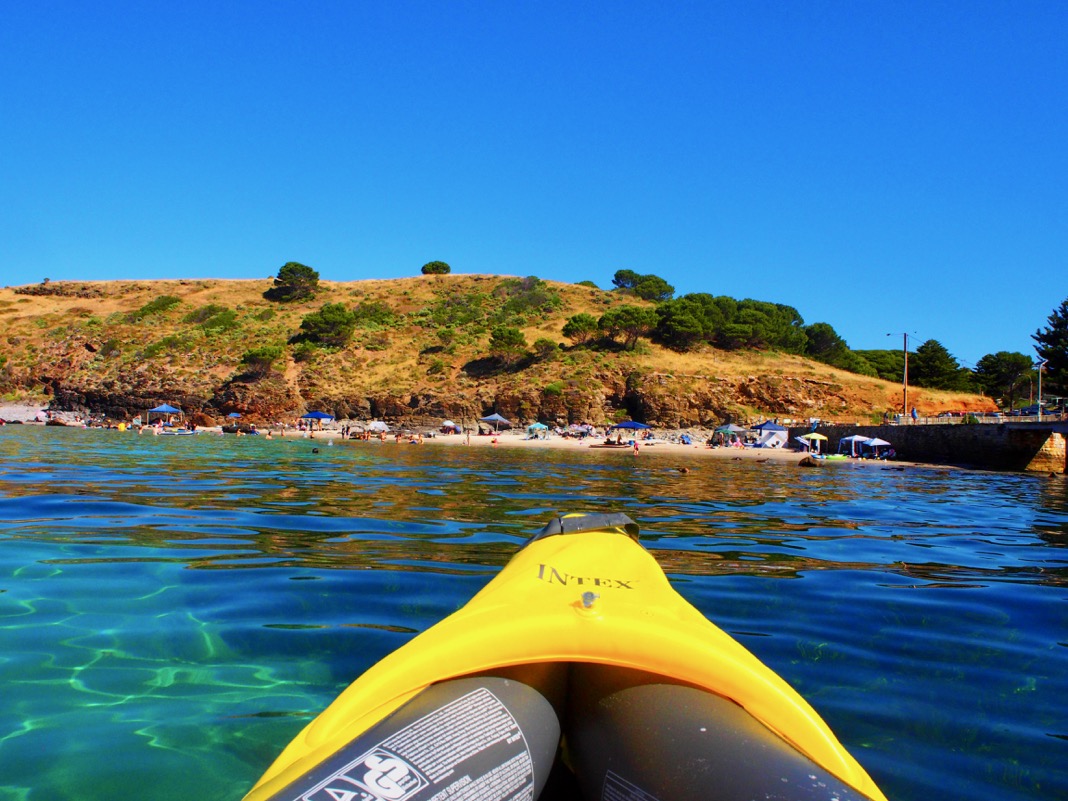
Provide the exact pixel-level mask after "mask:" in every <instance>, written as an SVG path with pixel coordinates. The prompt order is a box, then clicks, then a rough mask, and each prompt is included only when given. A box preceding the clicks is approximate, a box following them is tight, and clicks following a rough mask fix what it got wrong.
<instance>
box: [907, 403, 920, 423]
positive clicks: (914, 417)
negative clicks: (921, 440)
mask: <svg viewBox="0 0 1068 801" xmlns="http://www.w3.org/2000/svg"><path fill="white" fill-rule="evenodd" d="M909 414H911V415H912V422H914V423H915V422H916V418H917V417H919V415H918V414H916V407H915V406H913V407H912V411H911V412H909Z"/></svg>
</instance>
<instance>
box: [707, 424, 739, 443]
mask: <svg viewBox="0 0 1068 801" xmlns="http://www.w3.org/2000/svg"><path fill="white" fill-rule="evenodd" d="M745 431H746V430H745V429H744V428H742V427H741V426H739V425H735V424H734V423H728V424H727V425H725V426H720V427H719V428H717V429H716V430H715V431H713V432H712V437H713V439H715V438H716V437H718V438H719V442H720V443H722V444H723V445H730V444H731V443H732V442H741V441H742V434H744V433H745Z"/></svg>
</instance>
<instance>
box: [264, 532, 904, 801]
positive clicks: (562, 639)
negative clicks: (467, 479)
mask: <svg viewBox="0 0 1068 801" xmlns="http://www.w3.org/2000/svg"><path fill="white" fill-rule="evenodd" d="M754 798H760V799H778V800H779V801H800V799H807V800H816V799H818V800H820V801H831V799H838V801H850V800H852V801H856V800H857V799H869V801H885V796H884V795H883V794H882V792H881V791H880V790H879V788H878V787H877V786H876V785H875V783H874V782H873V781H872V779H871V778H870V777H869V776H868V774H867V773H866V772H865V771H864V769H863V768H862V767H861V766H860V764H859V763H858V762H857V761H856V760H855V759H854V758H853V757H852V756H851V755H850V754H849V753H848V752H847V751H846V750H845V748H844V747H843V746H842V745H841V744H840V743H839V742H838V740H837V739H836V737H835V736H834V734H833V733H832V732H831V730H830V729H829V728H828V726H827V725H826V724H825V723H824V722H823V720H822V719H821V718H820V717H819V715H818V714H817V713H816V712H815V711H814V710H813V709H812V707H811V706H809V704H808V703H807V702H806V701H805V700H804V699H803V698H801V696H800V695H798V694H797V692H795V691H794V690H793V689H792V688H791V687H790V686H789V685H788V684H787V683H786V682H785V681H784V680H783V679H782V678H780V677H779V676H778V675H777V674H776V673H774V672H773V671H772V670H770V669H769V668H768V667H766V666H765V665H764V664H762V663H761V662H760V661H759V660H757V659H756V657H754V656H753V655H752V654H750V653H749V652H748V651H747V650H746V649H745V648H743V647H742V646H741V645H740V644H739V643H738V642H737V641H735V640H734V639H732V638H731V637H730V636H729V635H727V634H726V633H725V632H723V631H722V630H721V629H719V628H717V627H716V626H715V625H714V624H713V623H711V622H710V621H708V620H707V619H706V618H705V617H704V616H703V615H702V614H701V613H700V612H698V611H697V610H696V609H695V608H694V607H692V606H691V605H690V604H689V603H687V602H686V601H685V600H684V599H683V598H682V597H681V596H680V595H678V593H676V592H675V590H674V589H673V588H672V587H671V585H670V583H669V582H668V579H667V577H666V576H665V575H664V572H663V571H662V570H661V569H660V566H659V565H658V564H657V562H656V560H655V559H654V558H653V556H652V555H651V554H650V553H649V552H648V551H647V550H646V549H645V548H644V547H642V545H641V544H640V543H639V542H638V526H637V525H636V524H635V523H634V522H633V521H632V520H630V518H628V517H627V516H626V515H622V514H608V515H566V516H564V517H560V518H556V519H554V520H552V521H551V522H550V523H549V524H548V525H547V526H546V527H545V528H544V529H542V531H541V532H540V533H538V534H536V535H535V536H534V537H532V538H531V539H530V540H529V541H528V542H527V544H526V545H525V546H524V547H523V548H521V549H520V550H519V552H518V553H517V554H516V555H515V556H514V557H513V558H512V559H511V561H510V562H509V563H508V564H507V565H506V566H505V567H504V568H503V569H502V570H501V572H500V573H499V574H498V575H497V576H496V577H495V578H494V579H493V580H492V581H491V582H490V583H489V584H488V585H486V587H485V588H483V589H482V591H481V592H479V593H478V594H477V595H475V596H474V598H472V599H471V600H470V601H469V602H468V603H467V604H466V605H465V606H463V607H462V608H461V609H460V610H458V611H457V612H455V613H453V614H452V615H450V616H449V617H447V618H446V619H444V620H443V621H441V622H440V623H438V624H437V625H435V626H433V627H431V628H430V629H428V630H427V631H425V632H423V633H422V634H420V635H419V636H417V637H416V638H414V639H413V640H411V641H410V642H408V643H407V644H406V645H404V646H402V647H401V648H399V649H397V650H396V651H394V652H393V653H392V654H390V655H389V656H387V657H385V658H384V659H382V660H381V661H380V662H378V664H376V665H374V666H373V667H371V668H370V669H369V670H368V671H367V672H366V673H364V674H363V675H362V676H360V677H359V678H358V679H357V680H356V681H355V682H353V684H351V685H350V686H349V687H348V689H346V690H345V691H344V692H343V693H342V694H341V695H340V696H338V698H337V699H336V700H335V701H334V702H333V703H332V704H331V705H330V706H329V707H328V708H327V709H326V710H325V711H324V712H322V714H320V715H319V716H318V717H317V718H316V719H315V720H313V721H312V722H311V723H310V724H309V725H308V726H307V727H306V728H305V729H304V730H303V731H302V732H301V733H300V734H299V735H298V736H297V737H296V738H295V739H294V740H293V741H292V742H291V743H290V744H289V745H288V746H287V747H286V748H285V750H284V751H283V752H282V754H281V755H280V756H279V757H278V758H277V760H276V761H275V762H274V764H273V765H271V767H270V768H269V769H268V770H267V772H266V773H265V774H264V776H263V777H262V778H261V779H260V780H259V782H258V783H257V784H256V785H255V786H254V787H253V789H252V790H251V791H250V792H249V794H248V795H247V796H246V800H245V801H282V800H283V799H285V800H286V801H446V800H447V799H471V800H472V801H475V800H477V801H505V800H506V799H507V800H508V801H512V800H513V799H515V800H518V799H529V800H533V799H553V800H554V801H555V800H556V799H565V800H567V799H586V800H587V801H707V800H709V799H722V800H723V801H749V799H754Z"/></svg>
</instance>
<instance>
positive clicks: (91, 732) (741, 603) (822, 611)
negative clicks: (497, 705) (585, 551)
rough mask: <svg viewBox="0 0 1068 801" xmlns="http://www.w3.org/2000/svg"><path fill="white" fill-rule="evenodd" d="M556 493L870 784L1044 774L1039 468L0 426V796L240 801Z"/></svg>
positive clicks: (478, 578) (1047, 585) (969, 791)
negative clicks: (823, 728) (813, 713)
mask: <svg viewBox="0 0 1068 801" xmlns="http://www.w3.org/2000/svg"><path fill="white" fill-rule="evenodd" d="M683 466H685V467H688V468H689V471H688V472H683V471H681V470H679V468H680V467H683ZM570 511H592V512H624V513H626V514H627V515H629V516H630V517H631V518H633V519H634V520H635V521H636V522H637V523H639V525H640V526H641V529H642V541H643V542H644V544H645V546H646V547H647V548H648V549H649V550H650V551H651V552H652V553H653V554H654V555H655V557H656V558H657V559H658V560H659V562H660V564H661V565H662V566H663V567H664V569H665V571H666V572H667V574H668V576H669V577H670V579H671V581H672V583H673V584H674V586H675V588H676V589H677V590H678V591H679V592H680V593H681V594H682V595H683V596H684V597H685V598H686V599H687V600H688V601H689V602H690V603H692V604H693V605H695V606H696V607H697V608H698V609H699V610H701V612H703V613H704V614H705V615H706V616H707V617H709V618H710V619H711V620H713V621H714V622H716V623H717V624H718V625H719V626H720V627H721V628H723V629H725V630H726V631H727V632H728V633H730V634H731V635H732V636H734V637H735V638H736V639H738V640H739V641H740V642H741V643H742V644H743V645H745V646H746V647H747V648H748V649H749V650H750V651H752V652H753V653H754V654H755V655H756V656H757V657H759V658H760V659H761V660H763V661H764V662H765V663H766V664H767V665H768V666H769V667H771V668H772V669H774V670H775V671H776V672H778V673H779V674H780V675H781V676H782V677H783V678H785V679H786V680H787V681H788V682H789V683H790V684H792V685H793V686H794V687H795V688H796V689H797V690H798V691H799V692H800V693H801V694H802V695H803V696H804V697H805V698H807V699H808V700H809V702H810V703H811V704H812V705H813V706H814V707H815V708H816V709H817V710H818V711H819V713H820V714H821V715H822V716H823V718H824V719H825V720H826V721H827V722H828V724H829V725H830V726H831V728H832V729H833V730H834V731H835V732H836V733H837V735H838V737H839V739H840V740H841V741H842V742H843V744H844V745H845V746H846V747H847V748H848V749H849V750H850V751H851V752H852V753H853V755H854V756H855V757H856V758H857V759H858V760H859V761H860V762H861V764H863V765H864V767H865V768H866V769H867V770H868V772H869V773H870V774H871V775H872V777H873V778H874V779H875V781H876V782H877V783H878V784H879V785H880V786H881V788H882V789H883V791H884V792H885V793H886V795H887V796H888V797H889V798H890V799H895V800H896V801H921V800H922V801H928V799H932V798H937V799H943V800H944V799H970V801H1011V800H1013V799H1021V800H1022V799H1064V798H1068V481H1066V480H1065V478H1064V477H1051V476H1047V475H1030V474H1016V473H993V472H977V471H966V470H955V469H944V468H938V467H914V466H899V465H894V464H878V465H875V464H859V463H838V464H827V465H825V466H824V467H823V468H821V469H804V468H799V467H796V466H792V465H787V464H777V463H775V462H774V461H768V462H766V463H756V462H750V461H746V462H734V461H730V460H718V459H706V458H700V457H699V455H696V454H695V458H687V459H686V460H685V464H680V459H679V456H678V455H675V456H671V455H668V454H659V455H658V454H657V453H656V451H655V448H647V449H645V450H644V451H643V452H642V453H641V455H640V456H638V457H634V456H633V455H631V454H630V453H617V452H611V451H603V450H601V451H598V450H591V451H583V450H580V449H576V450H575V451H559V450H532V449H510V448H507V447H498V448H465V447H462V446H459V447H442V446H437V445H433V444H427V445H422V446H420V445H406V444H397V443H395V442H393V441H392V440H391V441H389V442H387V443H380V442H336V443H334V444H330V443H329V442H327V441H324V440H314V439H313V440H308V439H296V438H293V439H277V438H276V439H274V440H266V439H264V438H260V437H239V438H238V437H231V436H222V435H212V434H207V433H205V434H202V435H200V436H195V437H152V436H138V435H137V434H135V433H132V432H119V431H114V430H92V429H91V430H82V429H74V428H58V427H49V428H45V427H41V426H30V425H24V426H14V425H8V426H6V427H3V428H0V799H2V801H46V800H47V801H67V800H69V801H75V800H77V801H97V800H98V799H99V801H124V800H125V799H130V800H131V801H133V799H147V798H151V799H153V801H165V800H170V799H174V801H177V800H178V799H183V801H188V800H190V799H196V800H197V801H211V800H213V799H219V800H220V801H223V800H233V801H236V799H240V798H241V797H242V796H243V794H244V793H245V792H247V790H248V789H249V788H250V787H251V785H252V784H253V783H254V782H255V780H256V779H257V778H258V777H259V776H260V774H261V773H262V772H263V771H264V770H265V769H266V767H267V766H268V765H269V763H270V762H271V761H272V760H273V758H274V757H275V756H276V755H277V754H278V752H279V751H280V750H281V749H282V748H283V746H285V744H286V743H287V742H288V741H289V740H290V739H291V738H292V737H293V736H294V735H296V733H297V732H298V731H299V730H300V729H301V728H302V727H303V726H304V725H305V724H306V723H307V722H308V721H309V720H310V719H311V718H312V717H314V715H316V714H317V713H318V712H319V711H320V710H322V709H323V708H324V707H325V706H326V705H327V704H328V703H329V702H330V701H331V700H332V699H333V698H334V697H335V696H336V695H337V694H338V693H339V692H340V691H341V690H342V689H343V688H344V687H345V686H346V685H347V684H348V683H349V682H350V681H351V680H352V679H353V678H355V677H356V676H357V675H359V674H360V673H361V672H362V671H363V670H365V669H366V668H367V667H369V666H370V665H372V664H373V663H375V662H376V661H377V660H378V659H380V658H381V657H382V656H384V655H385V654H387V653H389V652H391V651H392V650H394V649H395V648H397V647H398V646H400V645H402V644H403V643H405V642H408V641H409V640H410V639H411V638H412V637H414V636H415V635H416V634H418V633H419V632H421V631H423V630H424V629H426V628H427V627H429V626H431V625H432V624H433V623H435V622H436V621H438V620H440V619H441V618H443V617H444V616H446V615H448V614H449V613H451V612H453V611H454V610H456V609H457V608H458V607H459V606H461V605H462V604H463V603H464V602H465V601H466V600H467V599H468V598H470V597H471V596H472V595H473V594H474V593H475V592H476V591H477V590H479V589H480V588H481V587H482V586H483V585H485V584H486V582H487V581H489V580H490V578H491V577H492V576H493V575H494V574H495V573H496V572H497V571H498V570H500V568H501V567H502V565H504V564H505V563H506V562H507V561H508V559H509V557H510V556H511V555H512V554H513V553H514V552H515V551H516V549H517V548H519V547H520V546H521V545H522V544H523V543H524V541H525V540H526V539H527V538H528V537H529V536H530V534H531V533H532V532H535V531H537V530H538V529H540V528H541V527H542V526H543V525H545V523H546V522H548V521H549V520H550V519H551V518H552V517H553V516H554V515H557V514H559V513H561V512H570Z"/></svg>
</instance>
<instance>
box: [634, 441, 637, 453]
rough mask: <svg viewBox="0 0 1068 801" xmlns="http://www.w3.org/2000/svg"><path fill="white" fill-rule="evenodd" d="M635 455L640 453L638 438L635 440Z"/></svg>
mask: <svg viewBox="0 0 1068 801" xmlns="http://www.w3.org/2000/svg"><path fill="white" fill-rule="evenodd" d="M634 455H635V456H637V455H638V440H634Z"/></svg>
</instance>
